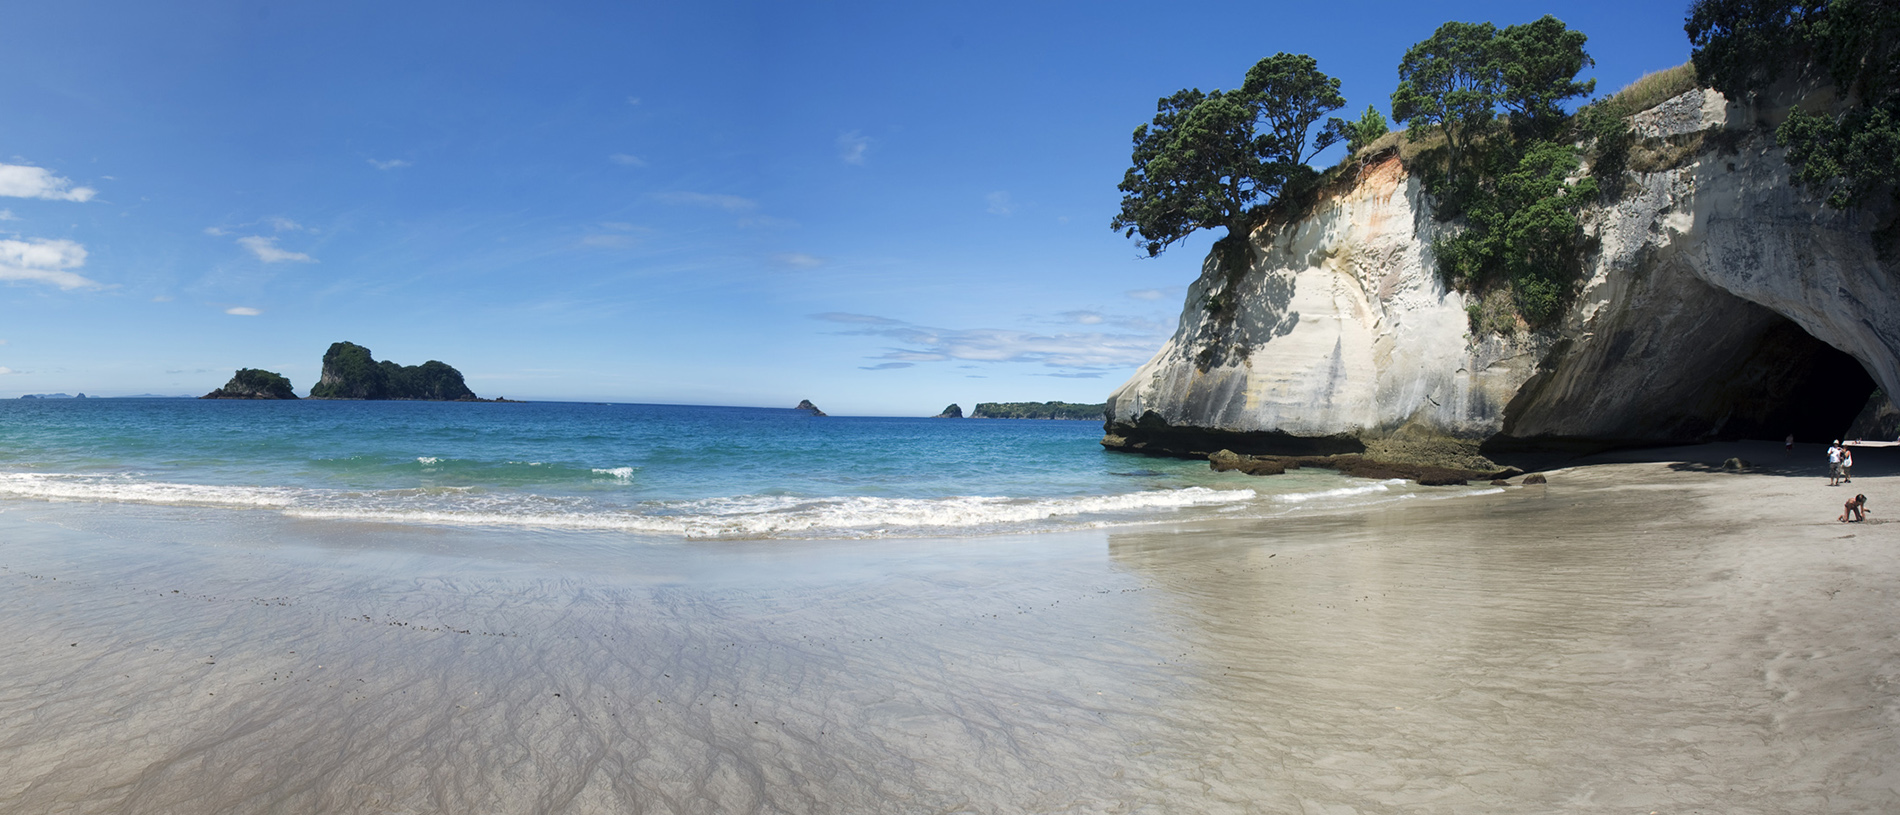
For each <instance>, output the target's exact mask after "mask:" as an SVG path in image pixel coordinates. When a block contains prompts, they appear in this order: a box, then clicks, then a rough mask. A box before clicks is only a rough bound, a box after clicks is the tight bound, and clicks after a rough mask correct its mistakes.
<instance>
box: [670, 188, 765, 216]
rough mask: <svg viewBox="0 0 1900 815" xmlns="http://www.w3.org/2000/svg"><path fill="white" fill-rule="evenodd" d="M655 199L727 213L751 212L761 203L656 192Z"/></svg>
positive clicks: (702, 193)
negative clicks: (721, 210)
mask: <svg viewBox="0 0 1900 815" xmlns="http://www.w3.org/2000/svg"><path fill="white" fill-rule="evenodd" d="M653 197H654V198H656V199H658V200H660V201H662V202H664V203H668V204H679V205H681V206H689V207H712V208H716V209H723V210H725V211H727V212H750V211H752V210H755V209H758V207H759V202H757V201H754V200H752V199H750V198H741V197H739V196H737V195H719V194H716V193H704V192H656V193H654V194H653Z"/></svg>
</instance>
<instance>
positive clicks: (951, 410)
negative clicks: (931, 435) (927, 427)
mask: <svg viewBox="0 0 1900 815" xmlns="http://www.w3.org/2000/svg"><path fill="white" fill-rule="evenodd" d="M930 418H932V419H961V418H963V406H962V405H956V404H952V405H951V406H949V407H947V408H944V409H943V412H942V413H939V414H937V415H935V416H932V417H930Z"/></svg>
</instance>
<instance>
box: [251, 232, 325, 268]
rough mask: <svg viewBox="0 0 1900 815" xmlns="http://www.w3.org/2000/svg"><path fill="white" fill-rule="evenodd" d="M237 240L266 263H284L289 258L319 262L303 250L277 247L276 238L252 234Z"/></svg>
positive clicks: (306, 261) (299, 261)
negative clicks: (297, 250)
mask: <svg viewBox="0 0 1900 815" xmlns="http://www.w3.org/2000/svg"><path fill="white" fill-rule="evenodd" d="M237 242H238V245H239V246H242V247H244V248H246V249H249V250H251V253H252V254H255V255H257V259H258V260H261V261H264V262H265V263H282V262H284V261H287V260H294V261H297V262H298V263H316V262H317V259H316V258H313V257H311V256H309V255H306V254H304V253H302V252H292V251H290V250H288V249H279V248H277V239H276V238H265V237H260V236H257V235H251V236H249V237H244V238H238V239H237Z"/></svg>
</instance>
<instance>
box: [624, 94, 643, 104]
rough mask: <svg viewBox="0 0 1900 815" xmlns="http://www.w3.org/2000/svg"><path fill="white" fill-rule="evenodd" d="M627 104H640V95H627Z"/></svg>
mask: <svg viewBox="0 0 1900 815" xmlns="http://www.w3.org/2000/svg"><path fill="white" fill-rule="evenodd" d="M627 104H629V105H638V104H640V97H638V96H629V97H627Z"/></svg>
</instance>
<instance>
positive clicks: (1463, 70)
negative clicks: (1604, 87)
mask: <svg viewBox="0 0 1900 815" xmlns="http://www.w3.org/2000/svg"><path fill="white" fill-rule="evenodd" d="M1588 39H1589V38H1588V37H1586V36H1584V34H1583V32H1581V31H1574V30H1571V29H1570V28H1569V27H1567V26H1565V25H1564V23H1563V21H1562V20H1559V19H1557V18H1555V17H1552V16H1550V15H1545V16H1543V17H1542V18H1540V19H1537V20H1535V21H1532V22H1529V23H1524V24H1523V25H1514V26H1510V27H1508V28H1505V29H1504V30H1502V31H1500V30H1498V28H1497V26H1494V25H1492V24H1490V23H1459V22H1450V23H1446V24H1444V25H1441V26H1439V27H1438V30H1437V31H1435V32H1432V36H1431V38H1430V39H1427V40H1425V41H1424V42H1420V43H1418V44H1416V45H1413V46H1412V48H1411V50H1408V51H1406V52H1405V57H1404V58H1403V59H1401V60H1400V61H1399V87H1398V90H1396V91H1394V92H1393V94H1392V119H1393V120H1394V121H1396V122H1399V123H1401V124H1409V125H1411V128H1410V131H1409V134H1408V138H1411V139H1413V140H1417V139H1420V138H1423V137H1424V136H1425V134H1426V133H1428V132H1431V131H1432V130H1434V129H1435V130H1436V131H1437V132H1438V133H1439V134H1441V135H1443V136H1444V137H1445V152H1446V167H1445V170H1446V177H1447V178H1453V177H1455V176H1456V175H1457V174H1458V173H1459V171H1460V170H1463V169H1465V167H1464V165H1465V164H1466V163H1467V161H1468V159H1469V157H1470V153H1471V151H1472V146H1473V141H1474V140H1475V139H1477V138H1479V137H1481V136H1483V135H1484V134H1485V132H1486V131H1487V130H1488V129H1489V128H1490V126H1491V124H1492V122H1493V121H1494V120H1495V117H1496V115H1497V113H1498V108H1500V107H1502V108H1503V109H1504V113H1506V114H1507V115H1508V116H1509V117H1510V122H1511V123H1512V124H1513V126H1514V127H1513V129H1514V130H1516V131H1518V132H1520V133H1521V134H1523V135H1526V136H1530V137H1534V138H1548V137H1551V136H1553V135H1555V134H1556V133H1557V131H1558V129H1560V128H1561V126H1562V125H1563V124H1564V123H1565V122H1566V121H1567V120H1568V115H1567V114H1566V113H1564V110H1563V107H1562V105H1563V103H1564V102H1565V101H1567V100H1570V99H1575V98H1578V97H1582V96H1588V95H1589V94H1590V92H1591V91H1593V90H1595V89H1596V80H1594V79H1592V80H1588V81H1586V82H1578V81H1577V74H1578V73H1579V72H1581V71H1582V70H1583V69H1584V68H1586V67H1589V66H1592V65H1595V64H1596V62H1595V61H1594V60H1592V59H1591V58H1590V55H1589V54H1588V53H1585V52H1584V50H1583V45H1584V42H1585V41H1586V40H1588Z"/></svg>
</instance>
